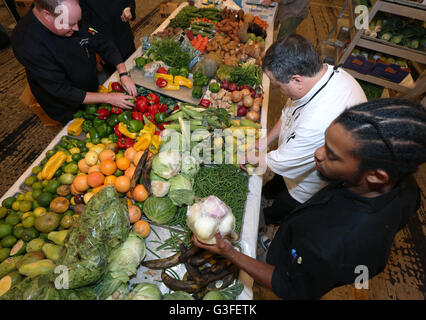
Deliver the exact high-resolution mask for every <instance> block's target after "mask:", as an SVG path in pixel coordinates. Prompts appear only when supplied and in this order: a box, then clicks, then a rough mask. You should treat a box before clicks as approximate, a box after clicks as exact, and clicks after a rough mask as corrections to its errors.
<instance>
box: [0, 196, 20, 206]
mask: <svg viewBox="0 0 426 320" xmlns="http://www.w3.org/2000/svg"><path fill="white" fill-rule="evenodd" d="M15 200H16V199H15V197H8V198H6V199H4V200H3V202H2V203H1V205H2V206H3V207H5V208H7V209H10V208H12V204H13V203H14V202H15Z"/></svg>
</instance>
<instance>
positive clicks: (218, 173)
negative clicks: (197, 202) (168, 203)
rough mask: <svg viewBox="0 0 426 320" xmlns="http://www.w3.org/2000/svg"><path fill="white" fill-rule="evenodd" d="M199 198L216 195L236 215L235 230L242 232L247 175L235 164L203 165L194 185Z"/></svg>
mask: <svg viewBox="0 0 426 320" xmlns="http://www.w3.org/2000/svg"><path fill="white" fill-rule="evenodd" d="M193 189H194V191H195V195H196V196H197V197H199V198H205V197H208V196H216V197H218V198H219V199H220V200H222V201H223V202H224V203H225V204H226V205H227V206H229V207H230V208H231V210H232V213H233V214H234V215H235V232H236V233H237V234H239V233H240V230H241V224H242V220H243V214H244V209H245V204H246V199H247V192H248V191H249V190H248V178H247V175H246V174H245V173H244V172H243V171H242V170H241V169H240V168H237V167H236V166H235V165H233V164H220V165H212V166H203V167H201V169H200V171H199V172H198V174H197V175H196V176H195V183H194V186H193Z"/></svg>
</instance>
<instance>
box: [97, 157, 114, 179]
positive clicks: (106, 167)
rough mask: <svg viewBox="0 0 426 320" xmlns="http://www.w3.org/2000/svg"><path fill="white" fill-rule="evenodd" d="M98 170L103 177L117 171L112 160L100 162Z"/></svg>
mask: <svg viewBox="0 0 426 320" xmlns="http://www.w3.org/2000/svg"><path fill="white" fill-rule="evenodd" d="M99 169H100V170H101V172H102V173H103V174H104V175H106V176H110V175H112V174H114V172H115V171H116V170H117V165H116V164H115V161H114V160H111V159H107V160H103V161H102V162H101V165H100V166H99Z"/></svg>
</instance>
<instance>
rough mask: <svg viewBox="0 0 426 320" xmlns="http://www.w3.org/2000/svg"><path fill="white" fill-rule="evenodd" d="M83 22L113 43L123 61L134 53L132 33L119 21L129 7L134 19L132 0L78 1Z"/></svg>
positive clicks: (129, 28) (133, 3)
mask: <svg viewBox="0 0 426 320" xmlns="http://www.w3.org/2000/svg"><path fill="white" fill-rule="evenodd" d="M80 6H81V10H82V15H83V20H85V21H87V23H89V24H90V26H92V27H93V28H94V29H96V30H97V31H99V32H100V33H102V34H104V35H105V36H107V37H108V38H109V39H111V40H112V41H114V43H115V45H116V46H117V48H118V50H119V51H120V54H121V56H122V57H123V60H126V59H127V58H128V57H129V56H130V55H132V54H133V52H135V50H136V48H135V44H134V37H133V32H132V29H131V27H130V24H129V23H128V22H123V21H121V14H122V12H123V10H124V9H125V8H127V7H130V10H131V13H132V20H134V19H135V17H136V12H135V8H136V7H135V1H134V0H115V1H111V0H80Z"/></svg>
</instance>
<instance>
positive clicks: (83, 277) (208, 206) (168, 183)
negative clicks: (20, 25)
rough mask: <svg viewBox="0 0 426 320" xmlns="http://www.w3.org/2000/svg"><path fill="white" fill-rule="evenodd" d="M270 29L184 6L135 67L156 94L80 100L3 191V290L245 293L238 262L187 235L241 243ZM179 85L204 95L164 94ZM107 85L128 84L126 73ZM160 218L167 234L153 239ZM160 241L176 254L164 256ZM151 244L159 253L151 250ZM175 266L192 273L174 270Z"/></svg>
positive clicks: (53, 295) (39, 296)
mask: <svg viewBox="0 0 426 320" xmlns="http://www.w3.org/2000/svg"><path fill="white" fill-rule="evenodd" d="M231 26H232V27H236V28H233V30H232V31H231V30H228V29H229V28H230V27H231ZM266 27H267V24H266V23H264V21H262V20H261V19H260V18H258V17H253V16H251V15H245V14H244V12H243V11H242V10H240V11H233V10H229V9H227V8H225V9H224V10H218V9H216V8H196V7H191V6H187V7H184V8H183V9H182V10H181V11H180V12H179V14H178V15H177V16H176V17H175V18H173V19H171V21H170V25H169V27H168V28H167V29H165V30H164V31H162V32H159V33H156V34H155V35H153V36H151V37H149V39H148V40H147V41H146V42H145V43H144V46H145V45H146V47H145V48H144V51H143V54H142V56H140V57H138V58H136V60H135V63H136V67H137V68H138V69H140V70H141V71H142V72H144V74H145V75H146V76H149V77H152V79H153V81H155V83H156V86H157V87H158V90H156V91H151V90H148V89H146V88H144V87H141V86H138V87H137V92H138V95H137V97H136V98H135V99H134V100H133V98H130V97H129V99H132V102H134V104H135V108H134V109H133V110H124V109H122V108H119V107H116V106H113V105H109V104H90V105H85V106H84V108H83V109H82V110H79V111H77V112H76V113H75V114H74V120H73V121H72V123H70V124H69V126H68V127H67V134H68V135H66V136H62V137H61V138H60V140H59V142H58V143H57V144H56V145H55V146H54V147H53V148H52V149H51V150H48V151H47V152H46V154H45V157H44V159H43V160H42V161H41V162H40V163H39V164H38V165H36V166H34V167H33V169H32V174H31V175H30V176H28V177H27V178H26V179H25V182H24V184H23V185H22V186H20V190H19V192H18V193H16V194H14V195H13V196H11V197H8V198H6V199H4V201H2V203H1V207H0V299H2V300H10V299H16V300H72V299H83V300H92V299H100V300H105V299H107V300H145V299H156V300H160V299H165V300H172V299H180V300H184V299H187V300H192V299H205V300H209V299H235V298H236V297H237V296H238V295H239V294H240V293H241V292H242V290H243V285H242V284H240V283H238V280H237V278H238V271H239V270H238V268H236V266H234V265H233V264H232V263H231V262H230V261H228V260H227V259H225V258H224V257H221V256H217V255H214V254H212V253H209V252H207V251H204V250H202V249H200V248H198V247H195V246H193V244H192V235H193V234H195V235H196V236H197V237H198V238H199V239H200V241H203V242H206V243H211V242H212V241H214V234H215V233H216V232H220V233H221V234H222V236H224V237H228V238H229V239H230V240H231V241H234V242H235V244H236V241H238V240H239V237H240V233H241V229H242V221H243V215H244V211H245V203H246V200H247V194H248V192H249V189H248V180H249V177H248V174H247V173H246V172H244V171H242V170H241V169H240V163H242V164H244V163H245V162H244V161H243V162H241V158H240V156H241V152H242V153H244V152H246V151H247V150H248V138H249V135H250V134H251V135H253V137H254V138H259V135H260V124H259V121H260V116H259V115H260V109H261V107H262V103H263V92H262V69H261V59H262V57H263V53H264V50H265V45H264V38H265V36H266V33H265V29H266ZM240 29H243V32H240ZM235 30H236V31H237V32H236V33H235ZM235 59H237V60H235ZM231 60H232V61H231ZM182 86H185V87H187V88H190V89H191V90H192V96H193V97H194V98H197V99H200V103H199V105H195V104H191V103H188V102H185V101H179V100H176V99H173V98H170V97H169V96H168V95H167V94H164V92H165V91H167V90H179V89H180V87H182ZM162 90H165V91H162ZM99 91H100V92H123V93H125V94H127V93H126V92H125V91H124V89H123V87H122V86H121V84H120V83H119V82H111V83H110V84H109V86H108V87H104V86H100V87H99ZM218 130H220V131H222V132H224V134H223V135H222V136H217V134H216V133H217V131H218ZM228 147H231V148H228ZM154 226H155V228H157V227H158V228H165V229H168V228H171V229H170V230H173V231H170V238H169V239H165V240H162V241H161V243H159V245H158V246H157V248H156V249H155V248H154V244H155V243H158V239H159V238H158V237H157V238H156V235H155V233H156V231H155V228H154ZM156 239H157V240H156ZM164 249H167V250H168V251H169V252H170V256H169V257H159V256H158V255H156V253H155V250H164ZM147 252H149V254H150V255H151V254H153V255H154V256H158V259H150V260H146V254H147ZM178 265H182V266H184V268H185V270H186V273H185V274H181V275H180V274H176V273H174V272H173V269H172V268H173V267H175V266H178ZM58 267H61V268H62V267H65V268H66V272H67V279H68V281H67V283H66V284H65V286H58V285H57V280H58V272H57V271H58ZM142 267H143V268H146V269H147V270H149V269H152V270H160V271H161V275H160V278H159V279H158V281H161V282H162V283H163V284H164V285H165V286H166V287H167V288H168V289H169V292H162V291H161V290H160V289H159V286H158V285H156V284H155V283H148V282H146V281H142V282H138V283H134V284H132V285H131V284H130V283H131V281H132V279H133V280H134V279H135V278H136V275H137V271H138V269H140V268H142ZM61 270H62V269H60V270H59V271H61ZM62 271H63V270H62Z"/></svg>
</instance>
